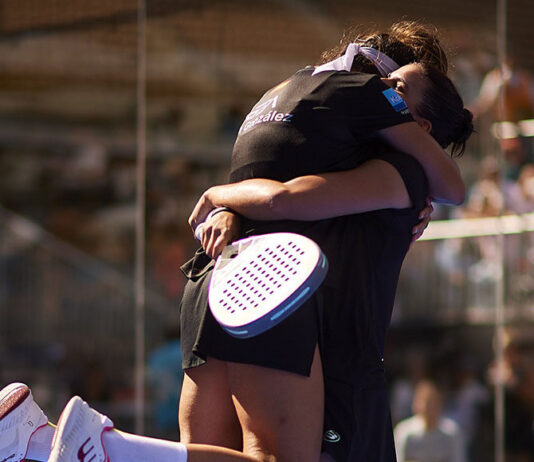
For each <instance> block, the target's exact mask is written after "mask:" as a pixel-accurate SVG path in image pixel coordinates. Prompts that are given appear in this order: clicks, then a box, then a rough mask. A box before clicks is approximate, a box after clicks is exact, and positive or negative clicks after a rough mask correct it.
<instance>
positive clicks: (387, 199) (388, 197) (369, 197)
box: [189, 159, 432, 256]
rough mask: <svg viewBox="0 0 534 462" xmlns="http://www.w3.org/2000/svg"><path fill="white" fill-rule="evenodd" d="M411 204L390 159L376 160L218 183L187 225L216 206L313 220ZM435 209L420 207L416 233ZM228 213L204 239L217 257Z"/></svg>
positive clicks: (265, 216) (243, 212) (207, 228)
mask: <svg viewBox="0 0 534 462" xmlns="http://www.w3.org/2000/svg"><path fill="white" fill-rule="evenodd" d="M384 185H387V187H384ZM410 206H411V201H410V197H409V195H408V192H407V190H406V187H405V185H404V182H403V180H402V178H401V176H400V175H399V173H398V172H397V170H396V169H395V168H394V167H393V166H392V165H391V164H389V163H388V162H385V161H383V160H378V159H372V160H369V161H367V162H364V163H363V164H362V165H361V166H359V167H358V168H355V169H353V170H347V171H342V172H333V173H324V174H318V175H307V176H302V177H298V178H294V179H292V180H290V181H287V182H285V183H282V182H279V181H273V180H267V179H262V178H255V179H250V180H244V181H241V182H239V183H232V184H227V185H221V186H214V187H212V188H210V189H208V190H207V191H206V192H205V193H204V194H203V195H202V197H201V198H200V199H199V201H198V202H197V204H196V206H195V208H194V210H193V212H192V214H191V216H190V218H189V224H190V225H191V227H192V228H193V229H194V228H195V227H196V226H197V225H198V224H199V223H201V222H203V221H204V220H205V218H206V216H207V214H208V213H209V212H210V211H211V210H213V209H214V208H216V207H230V208H231V209H232V210H234V211H235V212H237V213H238V214H240V215H243V216H246V217H248V218H250V219H253V220H265V221H270V220H286V219H290V220H300V221H313V220H321V219H326V218H332V217H337V216H342V215H350V214H354V213H362V212H368V211H371V210H378V209H384V208H399V209H400V208H406V207H410ZM431 212H432V207H431V206H430V205H429V206H428V207H426V208H425V209H424V210H423V211H422V214H421V215H420V218H422V221H421V222H420V223H419V224H417V225H416V227H414V229H413V231H412V232H413V233H414V236H416V237H418V236H420V235H421V233H422V231H423V230H424V229H425V228H426V226H427V225H428V222H429V220H430V213H431ZM230 215H231V214H228V213H227V212H221V213H218V214H217V215H215V216H214V217H213V219H212V220H210V222H209V223H206V226H205V228H204V233H203V236H202V240H201V242H202V246H203V247H204V249H205V250H206V252H207V253H208V255H210V256H216V255H218V253H220V251H221V250H222V247H224V245H225V244H226V243H227V242H229V240H225V239H223V238H221V233H220V232H219V231H218V230H217V227H218V224H217V222H220V221H222V220H224V221H225V222H226V223H228V222H227V220H228V217H229V216H230ZM224 226H226V225H224Z"/></svg>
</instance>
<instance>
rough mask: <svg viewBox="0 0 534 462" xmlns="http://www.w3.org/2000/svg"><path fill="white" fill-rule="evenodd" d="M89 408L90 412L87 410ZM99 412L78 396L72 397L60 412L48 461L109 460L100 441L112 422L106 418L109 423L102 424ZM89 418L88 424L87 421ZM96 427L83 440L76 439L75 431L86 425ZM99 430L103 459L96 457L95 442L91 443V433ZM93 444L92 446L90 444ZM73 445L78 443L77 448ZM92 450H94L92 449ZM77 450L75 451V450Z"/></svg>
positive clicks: (88, 461)
mask: <svg viewBox="0 0 534 462" xmlns="http://www.w3.org/2000/svg"><path fill="white" fill-rule="evenodd" d="M87 409H90V411H91V412H90V413H88V412H87ZM101 417H103V416H101V414H99V413H97V412H96V411H94V410H93V409H91V408H90V407H89V405H88V404H87V403H85V402H84V401H83V400H82V399H81V398H80V397H79V396H75V397H74V398H72V399H71V400H70V401H69V402H68V403H67V406H65V409H64V410H63V412H62V413H61V416H60V418H59V422H58V425H57V429H56V432H55V434H54V438H53V440H52V452H51V454H50V458H49V462H67V461H69V462H70V461H80V462H97V460H99V461H102V462H109V457H108V455H107V453H106V450H105V448H104V445H103V442H102V434H103V433H104V432H105V431H106V430H111V429H113V423H112V422H111V420H109V419H107V420H108V421H109V423H110V425H103V424H102V422H101ZM88 420H89V424H88V422H87V421H88ZM93 426H94V427H96V428H93V429H90V430H89V431H88V434H89V436H88V437H87V439H85V441H83V442H81V441H77V438H76V433H77V432H78V431H79V430H80V429H82V428H84V427H85V428H84V429H87V427H93ZM96 431H99V432H100V434H99V435H98V437H99V438H100V439H99V441H98V442H99V443H100V447H101V448H102V453H101V454H100V455H102V456H103V459H98V457H99V453H98V451H97V450H96V449H95V447H94V444H95V442H92V443H91V441H90V440H91V436H93V435H92V434H91V433H92V432H96ZM91 444H93V445H92V446H90V445H91ZM73 445H78V446H79V447H78V448H73V447H72V446H73ZM93 450H94V451H93ZM76 451H77V452H76Z"/></svg>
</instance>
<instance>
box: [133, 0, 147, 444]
mask: <svg viewBox="0 0 534 462" xmlns="http://www.w3.org/2000/svg"><path fill="white" fill-rule="evenodd" d="M145 28H146V0H137V184H136V197H137V214H136V227H135V431H136V433H137V434H140V435H142V434H143V431H144V416H145V407H144V398H145V381H144V376H145V239H146V213H145V205H146V30H145Z"/></svg>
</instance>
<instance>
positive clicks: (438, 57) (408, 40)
mask: <svg viewBox="0 0 534 462" xmlns="http://www.w3.org/2000/svg"><path fill="white" fill-rule="evenodd" d="M352 42H357V43H359V44H360V45H363V46H369V47H372V48H375V49H377V50H378V51H380V52H382V53H385V54H386V55H388V56H389V57H390V58H391V59H392V60H393V61H395V62H396V63H397V64H398V65H399V66H405V65H406V64H410V63H413V62H422V63H428V64H431V65H432V66H434V67H436V68H438V69H439V70H440V71H441V72H443V73H447V68H448V62H447V54H446V53H445V50H444V48H443V46H442V45H441V43H440V41H439V38H438V32H437V29H436V28H435V27H433V26H430V25H425V24H422V23H419V22H416V21H402V22H398V23H395V24H393V25H392V26H391V27H390V28H389V29H388V30H387V31H386V32H384V33H382V32H376V31H371V32H363V31H362V30H361V28H352V29H349V30H348V31H347V32H345V34H344V35H343V37H342V38H341V40H340V43H339V45H337V46H336V47H334V48H332V49H330V50H327V51H325V52H324V53H323V54H322V55H321V62H320V64H323V63H326V62H328V61H331V60H333V59H335V58H338V57H339V56H341V55H343V54H344V53H345V50H346V49H347V46H348V45H349V43H352ZM352 70H353V71H359V72H366V73H369V74H376V73H377V69H376V68H375V66H374V65H373V63H372V62H371V61H369V60H368V59H367V58H365V57H364V56H361V55H357V56H356V57H355V58H354V62H353V65H352Z"/></svg>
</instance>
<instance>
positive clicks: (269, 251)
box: [219, 241, 304, 314]
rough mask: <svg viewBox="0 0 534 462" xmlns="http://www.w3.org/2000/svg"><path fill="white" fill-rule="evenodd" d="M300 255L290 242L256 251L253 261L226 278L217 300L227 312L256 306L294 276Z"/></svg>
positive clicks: (299, 250)
mask: <svg viewBox="0 0 534 462" xmlns="http://www.w3.org/2000/svg"><path fill="white" fill-rule="evenodd" d="M303 255H304V250H302V249H301V248H300V247H299V246H298V245H296V244H295V243H293V242H291V241H290V242H288V243H287V244H278V245H276V247H274V248H271V247H267V248H265V249H263V250H261V251H259V253H258V255H257V257H256V258H255V260H254V261H252V262H250V263H248V264H247V265H245V266H244V267H243V268H242V269H240V270H239V271H238V272H236V273H235V274H232V275H230V276H229V277H228V279H227V281H226V283H225V286H226V287H225V289H224V290H223V292H222V298H221V299H220V300H219V303H220V305H221V306H222V307H224V308H225V309H226V310H227V311H229V312H230V313H231V314H233V313H235V311H236V310H240V311H244V310H247V309H254V308H258V306H259V305H260V304H262V303H264V302H266V301H267V299H268V297H270V296H272V295H273V294H274V293H275V291H276V290H280V289H282V288H283V286H284V285H285V284H288V283H289V282H290V281H291V278H292V277H294V276H296V275H297V274H298V271H299V268H298V267H299V265H300V264H301V257H302V256H303Z"/></svg>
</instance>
